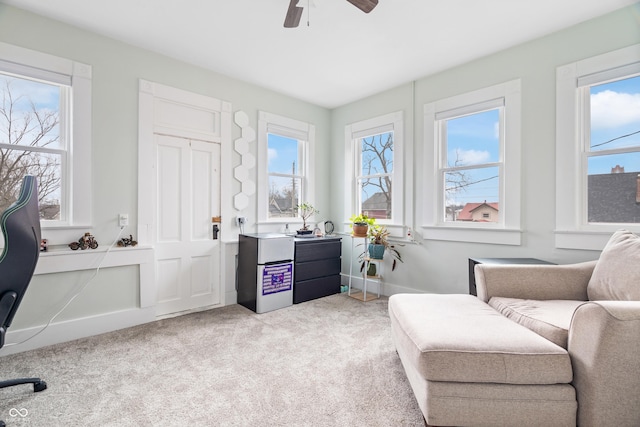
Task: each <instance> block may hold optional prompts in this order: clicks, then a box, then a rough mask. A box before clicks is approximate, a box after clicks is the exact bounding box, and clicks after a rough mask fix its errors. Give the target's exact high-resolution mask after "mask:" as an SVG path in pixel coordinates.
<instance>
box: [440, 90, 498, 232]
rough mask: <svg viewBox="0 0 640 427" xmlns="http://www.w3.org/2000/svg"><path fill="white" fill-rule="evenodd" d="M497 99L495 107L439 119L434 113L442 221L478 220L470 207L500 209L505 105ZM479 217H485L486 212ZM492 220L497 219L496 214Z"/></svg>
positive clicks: (486, 216) (473, 209) (483, 218)
mask: <svg viewBox="0 0 640 427" xmlns="http://www.w3.org/2000/svg"><path fill="white" fill-rule="evenodd" d="M496 103H497V104H499V105H500V106H499V107H498V108H491V109H489V110H486V111H481V112H477V113H471V114H466V115H463V116H453V117H451V118H442V119H440V120H438V117H437V116H436V120H438V123H437V126H438V127H439V128H440V144H441V150H442V157H443V162H442V164H441V165H440V174H441V176H442V177H441V179H442V182H443V183H444V185H443V186H442V190H443V191H444V195H443V200H444V204H443V209H444V211H443V212H442V215H443V221H444V222H450V221H467V222H468V221H472V222H476V221H479V219H478V216H477V215H473V211H475V210H477V209H478V208H481V207H482V206H483V205H487V204H488V205H493V206H494V207H495V208H496V209H497V211H498V212H500V208H499V206H500V181H501V177H500V175H501V174H502V169H503V168H502V149H501V148H502V146H503V143H502V135H501V131H500V129H502V127H503V126H502V122H503V120H502V117H503V109H504V106H503V105H502V104H503V100H502V99H500V100H499V102H496ZM492 104H493V102H492ZM485 107H486V106H485ZM478 108H481V106H478ZM480 218H481V219H482V220H486V218H489V214H488V213H483V214H482V215H480ZM494 221H499V219H498V217H496V218H494Z"/></svg>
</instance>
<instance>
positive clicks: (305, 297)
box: [293, 237, 342, 304]
mask: <svg viewBox="0 0 640 427" xmlns="http://www.w3.org/2000/svg"><path fill="white" fill-rule="evenodd" d="M341 256H342V239H341V238H340V237H312V238H296V239H295V257H294V259H295V266H294V268H293V276H294V284H293V303H294V304H298V303H301V302H304V301H309V300H312V299H316V298H320V297H325V296H327V295H333V294H337V293H339V292H340V257H341Z"/></svg>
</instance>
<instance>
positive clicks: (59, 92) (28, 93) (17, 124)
mask: <svg viewBox="0 0 640 427" xmlns="http://www.w3.org/2000/svg"><path fill="white" fill-rule="evenodd" d="M90 162H91V67H89V66H87V65H84V64H80V63H76V62H73V61H69V60H66V59H63V58H58V57H54V56H51V55H47V54H43V53H40V52H35V51H31V50H27V49H22V48H18V47H15V46H12V45H8V44H5V43H0V174H1V175H2V176H3V181H2V185H1V186H0V211H1V210H4V209H5V208H6V207H7V206H8V205H10V204H11V203H13V201H14V200H15V198H16V195H17V192H18V190H19V187H20V185H21V182H22V177H23V176H24V175H25V174H32V175H35V176H37V177H38V190H39V199H40V200H39V202H40V217H41V219H42V227H43V228H45V229H47V228H48V229H49V230H51V229H52V228H60V227H65V226H71V225H89V224H90V220H91V218H90V206H91V180H90V179H87V175H86V174H81V173H77V174H73V173H72V171H73V170H74V169H75V168H78V169H77V170H80V169H81V165H86V164H88V163H90ZM89 176H90V175H89ZM73 201H75V203H73ZM47 237H48V238H51V237H52V236H51V235H50V233H47ZM54 240H56V239H55V238H54Z"/></svg>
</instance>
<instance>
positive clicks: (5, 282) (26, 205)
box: [0, 175, 41, 348]
mask: <svg viewBox="0 0 640 427" xmlns="http://www.w3.org/2000/svg"><path fill="white" fill-rule="evenodd" d="M0 229H1V230H2V234H3V235H4V249H3V251H2V255H0V348H1V347H2V346H3V344H4V334H5V331H6V329H7V328H8V327H9V326H11V321H12V320H13V316H14V315H15V313H16V310H17V309H18V306H19V305H20V301H22V297H23V296H24V294H25V292H26V291H27V287H28V286H29V282H31V278H32V276H33V272H34V271H35V269H36V264H37V263H38V257H39V255H40V240H41V238H40V213H39V210H38V184H37V181H36V178H35V177H34V176H30V175H27V176H25V178H24V180H23V181H22V188H21V189H20V195H19V196H18V200H16V202H15V203H14V204H12V205H11V206H9V207H8V208H7V210H6V211H4V212H3V214H2V216H0Z"/></svg>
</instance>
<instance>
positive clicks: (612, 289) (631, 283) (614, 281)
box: [587, 230, 640, 301]
mask: <svg viewBox="0 0 640 427" xmlns="http://www.w3.org/2000/svg"><path fill="white" fill-rule="evenodd" d="M587 295H588V296H589V300H590V301H602V300H616V301H640V237H638V236H636V235H635V234H633V233H631V232H630V231H627V230H618V231H616V232H615V233H613V236H611V238H610V239H609V242H608V243H607V245H606V246H605V247H604V249H603V250H602V254H601V255H600V259H598V262H597V263H596V267H595V268H594V270H593V274H592V275H591V279H590V280H589V285H588V286H587Z"/></svg>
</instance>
